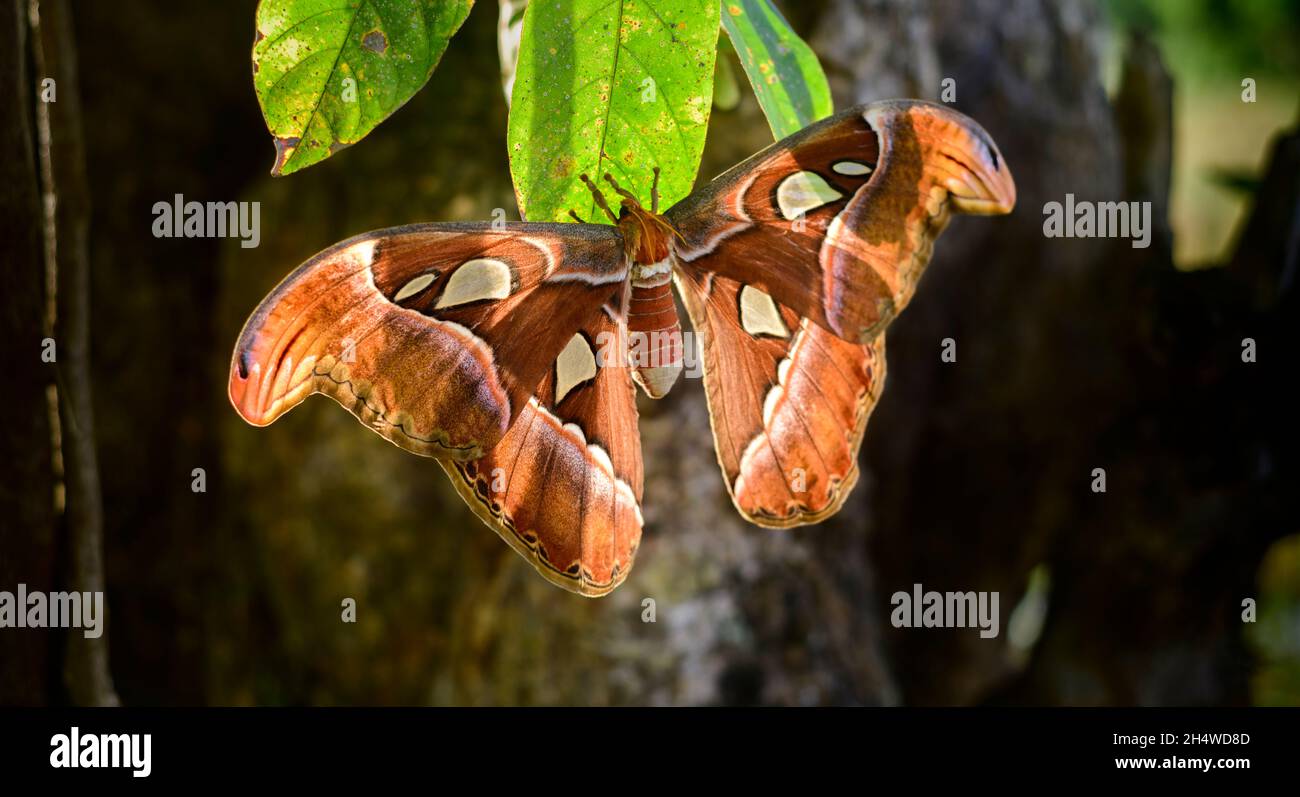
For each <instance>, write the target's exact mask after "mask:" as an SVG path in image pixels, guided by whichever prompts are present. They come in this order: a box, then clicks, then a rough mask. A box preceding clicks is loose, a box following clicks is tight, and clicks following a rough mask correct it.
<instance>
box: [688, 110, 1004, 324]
mask: <svg viewBox="0 0 1300 797" xmlns="http://www.w3.org/2000/svg"><path fill="white" fill-rule="evenodd" d="M1014 204H1015V185H1014V183H1013V182H1012V179H1011V175H1010V172H1009V171H1008V170H1007V167H1006V164H1005V162H1004V161H1003V160H1002V157H1001V156H1000V154H999V153H998V151H997V148H996V147H995V146H994V145H993V143H992V141H991V140H990V139H989V137H988V135H987V134H986V133H985V132H984V131H983V129H982V128H980V127H979V125H978V124H976V123H975V122H974V121H972V120H971V119H969V118H967V117H966V116H963V115H962V114H960V113H957V112H956V111H952V110H950V109H948V108H946V107H943V106H939V105H932V104H929V103H923V102H915V101H889V102H881V103H874V104H872V105H866V106H861V107H857V108H852V109H849V110H847V111H844V112H843V113H840V114H838V115H836V116H833V117H831V118H829V119H826V120H823V121H821V122H818V123H816V124H813V125H811V126H810V127H808V128H806V129H805V130H803V131H801V132H799V133H796V134H795V135H793V136H790V137H789V138H786V139H784V140H782V141H780V142H777V143H776V144H774V145H772V146H771V147H769V148H767V149H766V150H764V151H762V152H760V153H758V154H757V155H755V156H754V157H752V158H750V159H749V160H747V161H745V162H744V163H742V164H740V165H739V166H736V167H735V168H733V169H731V170H730V171H728V172H727V173H725V174H723V175H722V176H721V177H719V178H717V179H716V180H714V181H713V182H711V183H709V184H708V185H707V186H705V187H704V188H703V189H701V190H700V191H699V192H697V193H696V194H693V195H692V196H691V197H689V198H687V199H686V200H684V201H683V202H681V203H679V204H678V205H676V206H674V207H673V208H672V209H670V210H669V211H668V214H667V215H668V218H669V219H670V221H671V222H672V223H673V225H674V226H675V227H676V228H677V229H678V230H679V231H680V232H681V233H682V236H683V238H684V239H685V240H684V243H680V242H679V243H678V244H677V245H676V255H677V258H678V261H679V263H680V264H681V265H682V267H683V268H685V269H686V270H687V271H696V272H699V273H709V272H712V273H716V274H718V275H719V276H725V277H729V278H731V279H733V280H736V281H739V282H743V283H745V284H749V285H753V286H755V287H757V288H760V289H762V290H763V291H764V292H766V293H768V294H769V295H770V296H772V297H773V298H774V299H775V300H776V301H778V302H780V303H781V304H783V305H785V306H787V307H790V308H791V309H793V310H794V311H795V312H796V313H797V314H798V315H800V316H801V317H805V318H809V319H811V320H812V321H814V322H815V323H817V324H819V325H821V326H823V327H825V328H826V329H828V330H830V331H832V332H834V333H835V334H836V335H838V336H839V337H841V338H844V339H846V340H851V341H856V342H862V343H869V342H871V341H873V340H875V338H876V337H877V335H878V333H879V332H880V331H881V330H882V329H883V328H884V326H885V325H886V324H887V323H888V322H889V321H890V320H891V319H892V318H893V317H894V316H895V315H896V314H897V313H898V311H899V310H901V309H902V308H903V306H904V305H906V304H907V302H908V300H910V298H911V296H912V292H913V289H914V287H915V284H916V281H917V279H919V277H920V275H921V272H922V270H923V269H924V267H925V265H926V264H927V263H928V262H929V259H930V252H931V248H932V245H933V242H934V239H935V238H936V237H937V236H938V235H939V233H940V232H942V230H943V229H944V227H945V226H946V225H947V223H948V218H949V215H950V213H951V212H952V211H954V210H955V211H959V212H967V213H1005V212H1007V211H1009V210H1010V208H1011V207H1012V206H1013V205H1014Z"/></svg>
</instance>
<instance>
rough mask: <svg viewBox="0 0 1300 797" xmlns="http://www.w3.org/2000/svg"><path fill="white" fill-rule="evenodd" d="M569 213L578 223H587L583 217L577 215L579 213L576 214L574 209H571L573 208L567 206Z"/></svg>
mask: <svg viewBox="0 0 1300 797" xmlns="http://www.w3.org/2000/svg"><path fill="white" fill-rule="evenodd" d="M569 215H570V216H572V217H573V220H574V221H576V222H578V223H579V224H586V223H587V222H586V221H584V220H583V218H582V217H581V216H579V215H578V214H577V212H575V211H574V210H573V208H569Z"/></svg>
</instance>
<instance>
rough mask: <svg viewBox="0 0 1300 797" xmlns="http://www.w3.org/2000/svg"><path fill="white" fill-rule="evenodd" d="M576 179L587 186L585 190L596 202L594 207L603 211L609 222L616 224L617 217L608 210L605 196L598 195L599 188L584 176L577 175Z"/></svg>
mask: <svg viewBox="0 0 1300 797" xmlns="http://www.w3.org/2000/svg"><path fill="white" fill-rule="evenodd" d="M578 178H579V179H580V180H582V183H583V185H585V186H587V190H589V191H591V196H592V199H594V200H596V207H598V208H600V209H601V210H603V211H605V215H606V216H609V218H610V221H612V222H614V223H615V224H618V216H617V215H615V213H614V211H612V210H610V209H609V203H608V202H606V201H605V195H604V194H602V193H600V187H599V186H597V185H596V184H595V183H594V182H592V181H591V178H590V177H588V176H587V175H585V174H581V175H578Z"/></svg>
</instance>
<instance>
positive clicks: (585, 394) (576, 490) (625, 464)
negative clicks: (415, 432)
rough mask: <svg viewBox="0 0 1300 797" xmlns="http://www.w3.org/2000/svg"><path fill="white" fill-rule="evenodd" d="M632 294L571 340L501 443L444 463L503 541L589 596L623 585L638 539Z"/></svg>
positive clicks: (613, 299)
mask: <svg viewBox="0 0 1300 797" xmlns="http://www.w3.org/2000/svg"><path fill="white" fill-rule="evenodd" d="M626 295H627V291H626V289H625V288H620V289H619V293H618V294H616V295H615V296H613V297H611V301H610V302H609V303H608V304H606V305H605V306H604V307H602V309H601V311H600V312H598V313H597V314H596V315H595V316H594V317H593V318H592V319H591V320H590V321H589V322H588V323H587V324H585V325H583V326H582V328H581V329H580V330H579V331H578V332H577V333H576V334H575V335H574V336H572V337H571V338H570V340H569V342H568V343H567V344H566V346H565V348H564V350H563V351H564V353H563V354H562V355H561V356H560V357H559V359H558V360H557V361H556V362H555V363H554V365H553V367H552V368H551V370H550V372H549V373H548V374H547V375H546V376H545V378H544V379H543V380H542V383H541V386H540V387H539V389H538V390H537V393H536V395H535V396H533V397H532V398H531V399H529V401H528V402H527V403H526V404H525V405H524V406H523V407H522V409H521V411H520V413H519V419H518V420H517V421H516V422H515V424H514V425H513V426H512V427H511V428H510V430H509V431H508V432H506V435H505V437H504V438H502V440H501V442H500V443H498V444H497V446H496V448H494V449H493V450H492V451H491V452H490V453H488V454H487V455H486V456H484V457H482V458H480V459H477V460H471V461H468V462H442V464H443V467H444V468H446V469H447V473H448V475H450V476H451V480H452V482H453V483H454V484H455V485H456V489H457V490H458V491H459V492H460V494H461V496H462V497H463V498H464V499H465V501H466V502H467V503H468V504H469V505H470V507H471V508H472V509H473V510H474V512H475V513H476V514H477V515H478V516H479V517H480V518H482V519H483V521H484V522H486V523H487V524H488V525H489V526H491V527H492V528H493V529H495V530H496V532H497V533H498V534H499V535H501V537H502V539H504V540H505V541H506V542H507V543H509V544H510V546H511V547H513V548H514V549H515V550H516V551H518V552H519V553H520V554H522V555H523V556H524V558H526V559H528V560H529V561H530V562H531V563H532V564H533V566H534V567H536V568H537V570H538V572H540V573H541V574H542V575H543V576H545V577H546V579H547V580H549V581H551V582H552V583H555V584H558V585H559V586H561V587H564V588H565V589H568V590H571V591H573V592H578V593H581V594H583V595H588V596H598V595H604V594H606V593H607V592H609V591H610V590H612V589H614V588H615V587H616V586H618V585H619V584H620V583H622V581H623V579H624V578H626V577H627V574H628V571H629V570H630V569H631V568H632V560H633V558H634V557H635V555H636V550H637V546H638V545H639V544H640V541H641V525H642V523H641V506H640V505H641V486H642V465H641V439H640V436H639V434H638V432H637V412H636V401H635V389H634V387H633V385H632V379H631V371H630V369H629V368H628V367H627V363H626V361H625V359H624V357H623V355H622V353H623V351H624V349H623V346H624V345H625V341H626V315H625V313H626V310H625V308H626V298H625V297H626ZM557 398H558V399H559V400H558V401H557Z"/></svg>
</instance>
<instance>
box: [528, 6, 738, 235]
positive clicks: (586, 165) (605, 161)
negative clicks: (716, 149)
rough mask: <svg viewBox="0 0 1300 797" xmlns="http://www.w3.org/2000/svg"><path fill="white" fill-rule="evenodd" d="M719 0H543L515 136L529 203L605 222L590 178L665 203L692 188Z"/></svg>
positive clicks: (531, 26) (531, 14) (534, 17)
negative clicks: (656, 194)
mask: <svg viewBox="0 0 1300 797" xmlns="http://www.w3.org/2000/svg"><path fill="white" fill-rule="evenodd" d="M718 15H719V7H718V2H717V0H532V2H530V3H529V4H528V11H527V13H526V14H525V16H524V31H523V44H522V47H521V48H520V52H519V67H518V71H517V73H516V78H515V87H514V100H513V103H512V105H511V108H510V129H509V134H508V136H507V144H508V146H509V150H510V173H511V176H513V177H514V181H515V192H516V194H517V196H518V198H519V210H520V212H521V213H522V214H524V216H525V218H528V219H530V220H533V221H568V220H569V218H568V215H567V214H568V211H569V209H573V210H576V211H577V212H578V213H579V214H580V215H581V216H582V217H583V218H585V219H586V220H587V221H590V222H598V221H605V219H603V218H601V214H599V213H598V211H597V210H596V206H595V202H594V201H593V198H592V196H591V194H590V193H589V192H588V191H587V189H586V187H584V186H583V184H582V182H581V181H580V180H579V175H581V174H589V175H590V176H591V178H592V179H594V180H597V181H598V182H600V183H601V185H602V187H603V188H606V189H608V185H607V184H605V183H604V182H603V180H602V178H601V176H602V175H603V174H605V173H606V172H609V173H611V174H613V175H614V178H615V179H617V180H618V181H619V183H620V184H622V186H623V187H624V188H626V189H628V190H630V191H631V192H632V193H634V194H635V195H636V196H637V197H639V198H640V199H642V200H643V201H644V202H645V203H646V204H647V205H648V204H649V199H650V186H651V183H652V181H653V179H654V173H653V169H654V167H655V166H658V167H660V168H661V169H662V170H663V174H662V176H661V179H660V184H659V188H660V194H661V197H662V199H661V204H660V208H661V209H663V208H665V207H667V206H669V205H671V204H672V203H674V202H676V201H677V200H679V199H681V198H683V197H685V196H686V194H687V193H689V192H690V190H691V186H692V185H693V184H694V182H695V174H696V172H697V171H698V170H699V166H700V155H701V154H702V153H703V151H704V134H705V130H706V128H707V127H708V123H709V112H710V110H711V109H712V104H713V66H714V59H715V58H716V56H717V53H718V46H717V45H718V24H719V23H718Z"/></svg>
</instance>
